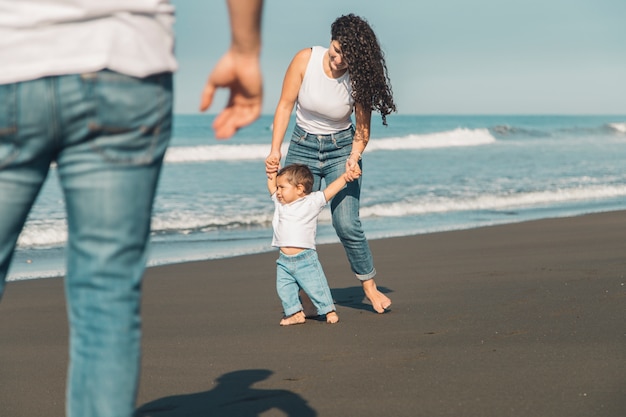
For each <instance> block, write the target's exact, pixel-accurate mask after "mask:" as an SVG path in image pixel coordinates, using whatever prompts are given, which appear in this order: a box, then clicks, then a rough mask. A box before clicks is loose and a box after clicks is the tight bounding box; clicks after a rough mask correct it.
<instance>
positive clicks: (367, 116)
mask: <svg viewBox="0 0 626 417" xmlns="http://www.w3.org/2000/svg"><path fill="white" fill-rule="evenodd" d="M354 113H355V118H356V130H355V132H354V139H353V140H352V151H351V152H350V156H349V157H348V161H347V162H346V174H347V175H348V181H352V180H355V179H357V178H358V177H359V176H360V175H361V168H360V167H359V160H360V159H361V155H363V152H364V151H365V147H366V146H367V143H368V142H369V140H370V125H371V120H372V109H370V108H365V107H363V106H362V105H361V104H358V103H357V104H356V105H355V106H354Z"/></svg>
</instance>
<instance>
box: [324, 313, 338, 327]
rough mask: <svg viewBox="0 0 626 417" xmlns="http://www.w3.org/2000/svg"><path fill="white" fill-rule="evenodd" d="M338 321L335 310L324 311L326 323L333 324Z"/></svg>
mask: <svg viewBox="0 0 626 417" xmlns="http://www.w3.org/2000/svg"><path fill="white" fill-rule="evenodd" d="M338 321H339V316H338V315H337V312H336V311H331V312H330V313H326V323H329V324H335V323H337V322H338Z"/></svg>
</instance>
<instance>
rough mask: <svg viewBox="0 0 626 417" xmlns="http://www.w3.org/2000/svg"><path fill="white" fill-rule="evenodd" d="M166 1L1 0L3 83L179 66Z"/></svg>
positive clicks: (153, 71) (146, 72) (0, 78)
mask: <svg viewBox="0 0 626 417" xmlns="http://www.w3.org/2000/svg"><path fill="white" fill-rule="evenodd" d="M173 23H174V6H172V5H171V4H169V1H168V0H0V84H8V83H13V82H19V81H27V80H32V79H36V78H40V77H45V76H52V75H63V74H79V73H85V72H93V71H99V70H101V69H104V68H108V69H110V70H113V71H117V72H121V73H123V74H127V75H131V76H135V77H145V76H148V75H151V74H156V73H160V72H169V71H175V70H176V69H177V64H176V59H175V57H174V32H173Z"/></svg>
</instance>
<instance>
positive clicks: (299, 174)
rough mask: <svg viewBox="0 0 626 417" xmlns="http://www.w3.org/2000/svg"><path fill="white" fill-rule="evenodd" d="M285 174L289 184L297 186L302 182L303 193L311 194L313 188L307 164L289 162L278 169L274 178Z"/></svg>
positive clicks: (311, 175) (311, 176)
mask: <svg viewBox="0 0 626 417" xmlns="http://www.w3.org/2000/svg"><path fill="white" fill-rule="evenodd" d="M283 175H287V181H289V184H291V185H295V186H298V185H299V184H302V186H303V187H304V194H311V191H312V190H313V173H312V172H311V170H310V169H309V167H308V166H306V165H304V164H291V165H287V166H286V167H284V168H282V169H281V170H280V171H278V174H277V175H276V178H278V177H281V176H283Z"/></svg>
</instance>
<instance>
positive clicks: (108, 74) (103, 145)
mask: <svg viewBox="0 0 626 417" xmlns="http://www.w3.org/2000/svg"><path fill="white" fill-rule="evenodd" d="M82 79H83V83H84V85H85V89H86V94H87V96H88V97H89V98H90V99H91V100H93V103H94V105H93V107H92V109H93V112H94V113H93V114H92V117H91V118H90V121H89V129H90V131H91V132H92V134H93V135H94V139H93V140H92V141H91V146H92V148H93V150H94V151H95V152H97V153H99V154H100V155H101V156H102V157H103V158H104V159H105V160H107V161H109V162H114V163H120V164H137V165H147V164H151V163H153V162H154V161H157V160H160V159H161V158H162V156H163V154H164V153H165V149H166V147H167V143H168V142H169V137H170V132H171V123H172V120H171V119H172V75H171V74H170V73H164V74H158V75H154V76H150V77H147V78H135V77H130V76H127V75H124V74H119V73H116V72H112V71H100V72H98V73H93V74H84V75H83V76H82Z"/></svg>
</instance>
